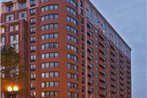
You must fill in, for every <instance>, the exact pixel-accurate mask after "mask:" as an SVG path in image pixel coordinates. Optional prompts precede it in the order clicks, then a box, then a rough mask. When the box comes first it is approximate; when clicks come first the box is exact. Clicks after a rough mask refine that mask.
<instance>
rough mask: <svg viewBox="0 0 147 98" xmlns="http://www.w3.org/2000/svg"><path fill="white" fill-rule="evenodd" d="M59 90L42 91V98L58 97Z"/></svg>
mask: <svg viewBox="0 0 147 98" xmlns="http://www.w3.org/2000/svg"><path fill="white" fill-rule="evenodd" d="M58 96H59V92H58V91H46V92H41V98H46V97H58Z"/></svg>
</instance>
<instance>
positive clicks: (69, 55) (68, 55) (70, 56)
mask: <svg viewBox="0 0 147 98" xmlns="http://www.w3.org/2000/svg"><path fill="white" fill-rule="evenodd" d="M67 58H68V59H71V60H73V61H76V62H77V61H78V57H77V56H75V55H73V54H67Z"/></svg>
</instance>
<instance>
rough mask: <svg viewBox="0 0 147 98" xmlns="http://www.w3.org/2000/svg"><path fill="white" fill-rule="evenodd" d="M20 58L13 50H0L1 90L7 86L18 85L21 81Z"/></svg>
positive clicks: (5, 48) (6, 48) (22, 75)
mask: <svg viewBox="0 0 147 98" xmlns="http://www.w3.org/2000/svg"><path fill="white" fill-rule="evenodd" d="M20 62H21V58H20V55H19V53H17V52H16V50H15V48H12V47H3V48H1V66H0V70H1V77H2V78H1V79H2V81H1V82H2V89H4V87H6V85H7V84H15V83H16V84H20V83H21V80H23V77H24V73H23V69H22V65H21V63H20Z"/></svg>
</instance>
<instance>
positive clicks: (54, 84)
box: [41, 81, 59, 88]
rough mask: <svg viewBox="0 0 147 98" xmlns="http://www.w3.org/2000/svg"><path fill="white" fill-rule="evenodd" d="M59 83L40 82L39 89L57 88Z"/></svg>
mask: <svg viewBox="0 0 147 98" xmlns="http://www.w3.org/2000/svg"><path fill="white" fill-rule="evenodd" d="M58 86H59V82H58V81H50V82H42V83H41V88H45V87H58Z"/></svg>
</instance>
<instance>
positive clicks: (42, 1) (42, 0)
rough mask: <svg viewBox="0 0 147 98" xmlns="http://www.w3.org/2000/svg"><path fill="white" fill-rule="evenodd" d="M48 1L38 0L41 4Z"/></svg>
mask: <svg viewBox="0 0 147 98" xmlns="http://www.w3.org/2000/svg"><path fill="white" fill-rule="evenodd" d="M48 1H49V0H40V2H41V3H44V2H48Z"/></svg>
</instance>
